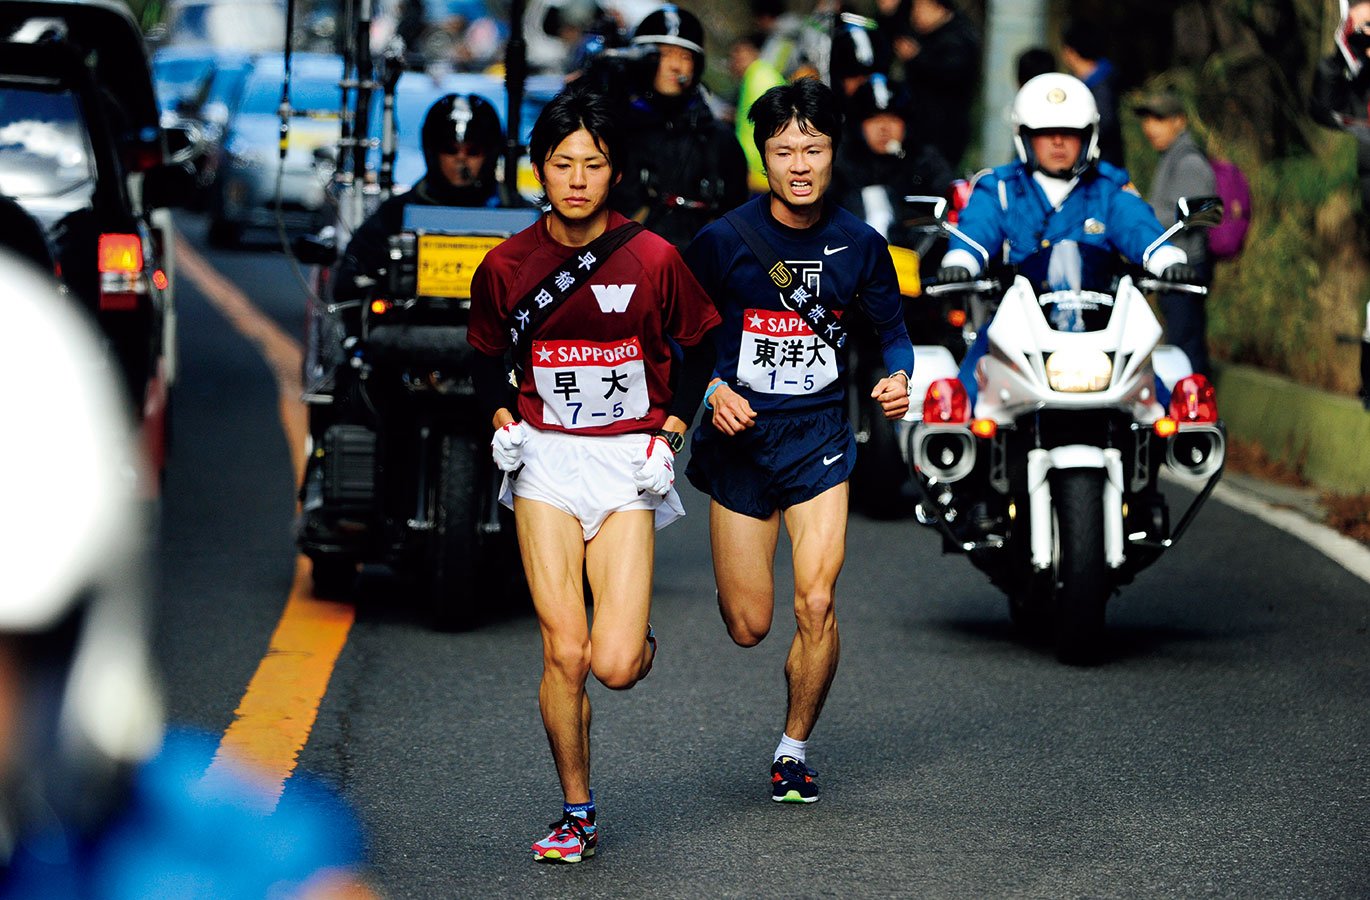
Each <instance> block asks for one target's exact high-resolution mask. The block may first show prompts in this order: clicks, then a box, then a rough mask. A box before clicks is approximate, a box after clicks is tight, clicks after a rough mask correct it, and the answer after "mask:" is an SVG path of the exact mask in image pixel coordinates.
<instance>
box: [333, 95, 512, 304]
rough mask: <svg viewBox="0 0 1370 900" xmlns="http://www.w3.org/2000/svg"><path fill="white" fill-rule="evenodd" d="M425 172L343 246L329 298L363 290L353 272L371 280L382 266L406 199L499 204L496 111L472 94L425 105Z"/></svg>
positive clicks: (440, 203) (500, 135)
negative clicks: (426, 108) (344, 250)
mask: <svg viewBox="0 0 1370 900" xmlns="http://www.w3.org/2000/svg"><path fill="white" fill-rule="evenodd" d="M421 140H422V143H423V160H424V163H425V164H426V165H427V167H428V170H427V171H426V172H425V173H424V176H423V177H422V178H420V179H419V180H418V181H417V182H415V184H414V186H413V187H412V188H410V189H409V190H408V191H406V192H404V193H402V194H395V195H394V196H392V197H390V198H389V199H387V200H386V201H385V202H383V203H382V204H381V205H380V207H379V208H378V209H377V210H376V211H375V212H374V213H372V214H371V215H370V216H368V217H367V219H366V221H364V222H363V223H362V224H361V227H360V228H358V229H357V231H356V233H354V234H353V235H352V240H351V241H350V242H349V243H348V245H347V251H346V252H345V253H344V254H343V258H342V261H341V262H340V263H339V265H338V273H337V280H336V282H335V284H336V287H335V288H334V290H333V297H334V299H349V298H352V297H358V296H361V295H362V294H364V293H365V291H366V288H365V287H361V286H358V285H357V278H358V276H366V277H369V278H373V279H374V278H375V277H376V276H377V274H378V273H379V272H380V270H381V269H383V268H385V264H386V262H387V259H388V252H389V239H390V237H391V236H392V235H396V234H399V233H400V231H402V230H403V226H404V209H405V207H406V206H408V205H409V204H411V203H420V204H424V205H428V206H478V207H493V206H498V205H499V184H498V183H497V182H496V180H495V165H496V163H497V162H498V160H499V155H500V151H501V149H502V148H503V147H504V130H503V129H502V128H501V127H500V122H499V113H497V112H496V111H495V108H494V106H492V105H491V104H490V102H489V101H488V100H486V99H484V98H483V97H479V96H477V95H475V94H469V95H462V94H448V95H446V96H444V97H441V98H440V99H439V100H438V101H437V102H436V103H434V104H433V105H432V106H431V107H429V110H428V114H427V115H426V116H424V119H423V131H422V133H421Z"/></svg>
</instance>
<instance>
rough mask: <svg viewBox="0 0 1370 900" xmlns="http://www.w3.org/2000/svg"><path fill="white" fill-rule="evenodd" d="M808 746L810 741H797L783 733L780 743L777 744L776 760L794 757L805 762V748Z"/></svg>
mask: <svg viewBox="0 0 1370 900" xmlns="http://www.w3.org/2000/svg"><path fill="white" fill-rule="evenodd" d="M806 744H808V741H796V740H795V739H794V738H792V737H790V736H789V735H788V734H784V733H782V734H781V735H780V743H779V744H777V745H776V748H775V758H776V759H780V757H782V756H793V757H794V758H795V759H797V760H799V761H800V762H803V761H804V747H805V745H806Z"/></svg>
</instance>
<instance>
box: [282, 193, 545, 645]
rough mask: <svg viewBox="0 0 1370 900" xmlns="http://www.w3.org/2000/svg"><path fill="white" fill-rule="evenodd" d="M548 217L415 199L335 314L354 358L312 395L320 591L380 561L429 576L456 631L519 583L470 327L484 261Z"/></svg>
mask: <svg viewBox="0 0 1370 900" xmlns="http://www.w3.org/2000/svg"><path fill="white" fill-rule="evenodd" d="M537 216H538V211H537V210H534V209H469V208H455V207H436V206H421V205H417V204H416V205H411V206H409V207H407V209H406V211H405V230H404V231H403V232H402V233H401V234H399V235H397V236H395V237H393V238H392V239H391V253H390V258H391V260H392V264H391V266H390V268H389V270H388V272H387V273H386V277H385V279H384V283H381V284H375V285H373V286H372V287H371V289H370V290H369V291H368V296H367V297H366V298H365V299H362V300H353V301H346V302H343V303H339V304H336V305H334V306H333V307H332V308H331V309H329V310H328V312H329V314H330V316H333V317H334V318H335V319H336V321H337V323H338V324H339V326H340V331H341V340H340V341H339V342H338V346H337V349H338V350H340V351H341V352H342V354H344V355H343V358H342V359H341V360H340V363H341V364H339V365H336V366H331V367H330V369H331V372H332V373H333V374H332V378H331V379H330V380H329V382H328V383H325V384H321V385H316V386H314V388H313V389H312V390H311V391H310V392H309V393H308V394H307V395H306V396H305V400H306V402H307V403H308V404H309V410H310V416H309V420H310V438H311V448H312V449H311V457H312V458H311V460H310V466H309V472H308V475H307V477H306V482H305V485H304V490H303V501H304V516H303V518H302V522H301V528H300V532H299V536H298V539H299V545H300V549H301V551H302V552H303V553H304V554H305V555H306V556H308V557H309V558H310V559H311V560H312V562H313V565H314V587H315V591H316V593H319V594H324V595H327V594H332V593H338V592H342V591H345V590H346V589H347V588H348V587H349V586H350V584H351V582H352V579H353V576H354V574H355V572H356V568H357V566H358V564H361V563H379V564H383V565H387V566H389V567H390V568H391V569H392V570H394V571H395V572H396V573H398V574H400V575H401V576H402V577H408V578H409V579H410V580H413V581H416V582H418V583H419V586H420V593H421V597H422V602H423V603H424V605H425V607H426V609H427V611H428V613H429V614H430V617H431V619H432V621H433V622H434V624H436V625H438V626H439V627H458V626H464V625H469V624H470V623H471V622H472V621H473V620H474V619H475V618H477V616H478V613H479V612H480V611H481V610H482V609H484V608H486V607H487V606H488V604H487V602H486V601H487V600H488V599H489V598H498V597H501V596H503V595H504V594H505V592H506V589H507V588H508V587H509V586H510V585H511V584H515V585H516V584H517V583H518V577H519V573H520V571H521V570H520V567H519V558H518V550H517V546H516V544H515V542H514V540H513V518H512V516H511V515H510V514H509V513H508V511H507V510H505V509H503V508H502V507H501V506H500V504H499V499H498V491H499V487H500V484H501V477H500V473H499V472H498V471H497V470H496V469H495V467H494V463H493V462H492V460H491V458H490V449H489V443H490V435H489V433H490V423H489V422H488V421H486V420H485V419H484V417H483V416H481V414H480V413H479V412H478V410H477V405H476V402H475V391H474V388H473V386H472V381H471V376H470V358H471V355H472V354H473V353H475V351H474V350H473V349H472V348H471V347H470V345H469V344H468V343H467V341H466V323H467V314H468V311H469V309H470V285H471V276H472V274H473V273H474V271H475V268H476V266H477V265H479V263H480V260H481V259H482V258H483V257H484V255H485V253H486V252H487V251H489V250H490V249H491V248H493V247H494V246H496V245H497V244H499V243H500V242H501V241H502V240H504V239H505V238H506V237H508V236H510V235H511V234H513V233H514V232H516V231H519V230H521V229H523V228H524V227H526V226H528V225H529V224H531V223H532V222H534V221H535V220H536V219H537ZM303 246H304V245H302V247H303ZM325 252H326V251H325ZM314 261H323V260H321V259H319V257H318V256H317V255H316V256H315V257H314Z"/></svg>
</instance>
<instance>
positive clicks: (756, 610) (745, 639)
mask: <svg viewBox="0 0 1370 900" xmlns="http://www.w3.org/2000/svg"><path fill="white" fill-rule="evenodd" d="M709 540H710V543H711V544H712V547H713V559H714V582H715V583H716V584H717V585H718V610H719V612H720V613H721V614H722V616H723V624H725V625H726V626H728V635H729V636H730V637H731V638H732V639H733V641H734V642H735V643H737V644H739V645H740V646H743V647H755V646H756V645H757V644H759V643H761V639H762V638H764V637H765V636H766V635H767V633H769V632H770V630H771V619H772V617H773V616H774V612H775V548H776V543H777V542H778V541H779V540H780V513H778V512H777V513H773V514H772V515H771V517H770V518H769V519H755V518H752V517H751V516H745V515H743V514H742V513H738V512H733V511H732V510H730V509H727V508H726V507H723V506H720V505H719V504H718V503H717V502H716V501H715V502H711V503H710V504H709Z"/></svg>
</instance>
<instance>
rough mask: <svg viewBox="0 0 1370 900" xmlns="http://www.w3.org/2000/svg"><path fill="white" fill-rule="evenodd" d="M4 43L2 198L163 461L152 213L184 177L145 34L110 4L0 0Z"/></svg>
mask: <svg viewBox="0 0 1370 900" xmlns="http://www.w3.org/2000/svg"><path fill="white" fill-rule="evenodd" d="M0 41H3V43H0V130H3V132H4V134H5V135H6V139H5V140H4V141H3V142H0V193H4V194H6V195H8V196H10V197H11V198H13V199H14V200H16V201H17V202H18V203H19V204H20V205H21V206H23V208H24V209H25V211H27V212H28V213H29V214H30V215H31V216H32V217H33V218H34V219H36V220H37V221H38V222H39V223H40V224H41V225H42V226H43V228H44V229H45V231H46V234H47V237H48V240H49V242H50V243H51V245H52V249H53V254H54V257H55V258H56V260H57V263H58V265H59V267H60V272H61V277H62V280H63V283H64V284H65V286H66V288H67V289H68V290H69V291H70V292H71V293H72V294H74V295H75V296H76V297H77V298H78V299H79V301H80V302H81V304H82V305H83V306H84V307H85V308H86V309H88V310H89V311H90V313H91V315H92V316H94V317H95V319H96V320H97V321H98V323H99V325H100V328H101V330H102V331H103V333H104V334H105V336H106V338H107V339H108V341H109V343H110V346H111V350H112V355H113V356H114V357H115V358H116V360H117V361H118V364H119V367H120V370H121V373H122V375H123V381H124V385H125V387H126V389H127V394H128V399H129V402H130V405H131V407H132V408H133V409H134V410H135V411H138V412H139V413H141V414H142V415H143V418H144V431H145V436H146V440H147V443H148V449H149V451H150V454H151V456H152V462H153V464H154V465H158V466H160V463H161V459H162V455H163V453H164V440H165V413H166V404H167V395H168V391H169V389H170V386H171V383H172V381H173V379H174V374H175V373H174V350H175V328H174V323H175V319H174V304H173V298H172V285H171V280H172V271H171V263H170V256H171V253H172V247H171V243H170V242H171V239H172V235H171V232H170V229H169V227H168V226H169V219H166V218H161V219H156V218H154V213H155V212H156V211H158V210H159V209H160V208H163V207H167V206H171V205H173V200H174V199H176V198H179V197H181V196H184V194H185V192H186V191H187V190H188V189H189V187H190V184H191V176H190V174H189V172H188V170H186V169H183V168H179V167H176V166H169V165H167V164H166V162H165V158H166V155H165V139H164V136H163V132H162V129H161V126H160V123H159V115H158V106H157V98H156V95H155V93H154V91H153V84H152V77H151V74H150V71H149V67H148V59H147V53H146V50H145V49H144V45H143V38H142V34H141V32H140V31H139V30H138V27H137V25H136V23H135V22H134V21H133V18H132V16H131V15H130V14H129V11H128V8H127V6H125V5H124V4H122V3H115V2H111V0H86V2H63V0H41V2H39V0H12V2H0ZM162 216H163V217H164V216H165V213H162Z"/></svg>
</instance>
